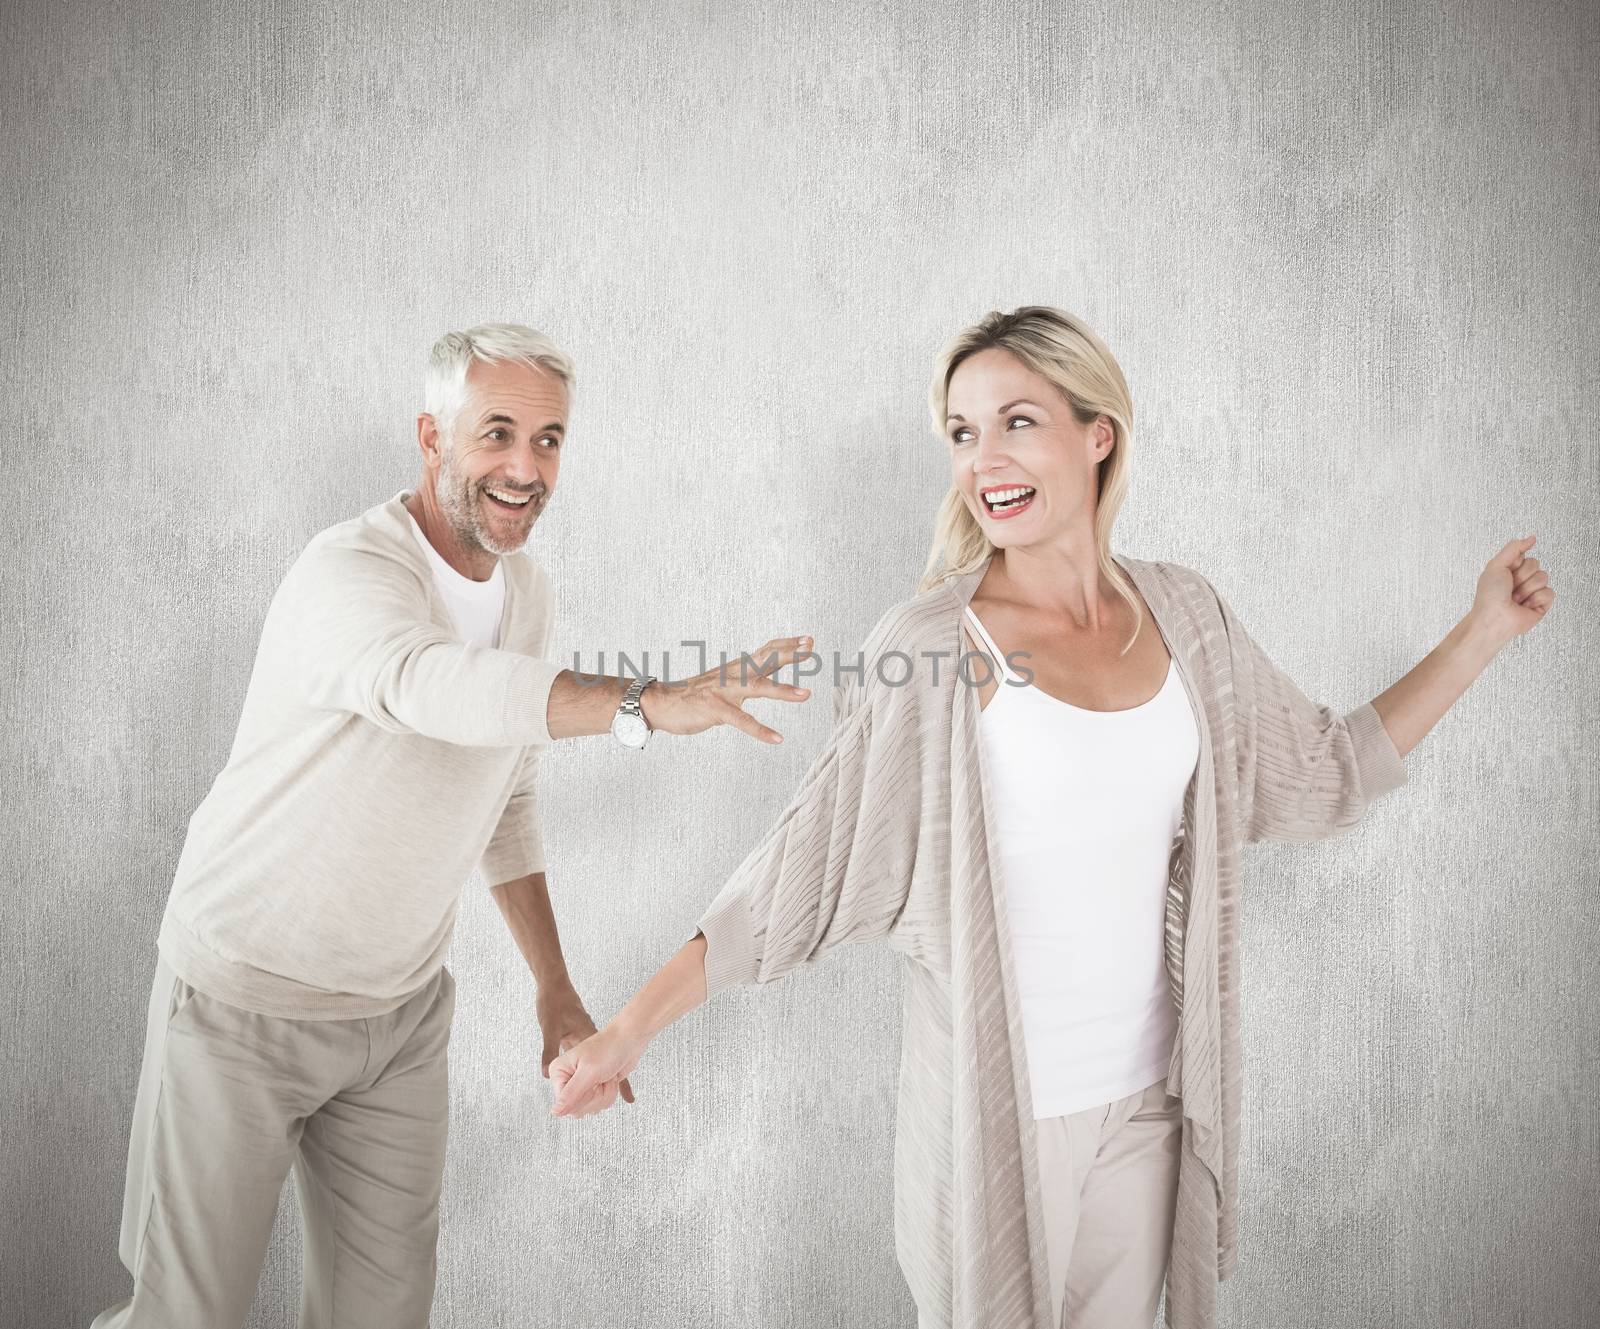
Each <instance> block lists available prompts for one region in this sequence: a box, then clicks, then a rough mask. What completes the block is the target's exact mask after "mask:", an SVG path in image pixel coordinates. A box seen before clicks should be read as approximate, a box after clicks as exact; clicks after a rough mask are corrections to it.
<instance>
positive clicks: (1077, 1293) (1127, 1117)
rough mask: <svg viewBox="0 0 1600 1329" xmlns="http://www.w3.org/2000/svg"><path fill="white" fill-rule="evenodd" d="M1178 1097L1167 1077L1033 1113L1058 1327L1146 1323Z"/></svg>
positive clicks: (1166, 1202) (1170, 1202) (1158, 1267)
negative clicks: (1094, 1103) (1085, 1103)
mask: <svg viewBox="0 0 1600 1329" xmlns="http://www.w3.org/2000/svg"><path fill="white" fill-rule="evenodd" d="M1182 1107H1183V1104H1182V1102H1181V1100H1179V1099H1177V1098H1170V1097H1168V1095H1167V1081H1166V1079H1165V1077H1163V1078H1162V1079H1160V1080H1157V1081H1156V1083H1154V1084H1153V1085H1150V1086H1149V1087H1148V1088H1146V1089H1140V1090H1137V1091H1136V1092H1134V1093H1131V1094H1129V1095H1127V1096H1126V1097H1125V1098H1119V1099H1117V1100H1116V1101H1115V1102H1112V1103H1104V1104H1101V1105H1100V1106H1099V1107H1092V1108H1085V1109H1083V1110H1082V1111H1081V1112H1072V1113H1069V1114H1068V1115H1066V1116H1064V1117H1047V1118H1045V1119H1044V1120H1043V1121H1040V1122H1038V1123H1036V1126H1037V1131H1038V1141H1039V1184H1040V1190H1041V1198H1042V1199H1043V1201H1044V1232H1045V1245H1046V1247H1047V1248H1048V1250H1049V1256H1050V1296H1051V1306H1052V1307H1053V1309H1054V1313H1055V1323H1056V1324H1057V1325H1058V1326H1060V1329H1151V1326H1152V1325H1153V1324H1154V1323H1155V1318H1156V1307H1157V1306H1158V1305H1159V1304H1160V1302H1161V1285H1162V1282H1163V1281H1164V1280H1165V1278H1166V1272H1167V1256H1168V1255H1169V1253H1170V1252H1171V1249H1172V1220H1173V1217H1174V1215H1175V1214H1176V1212H1177V1205H1178V1151H1179V1146H1180V1144H1181V1141H1182V1127H1183V1113H1182Z"/></svg>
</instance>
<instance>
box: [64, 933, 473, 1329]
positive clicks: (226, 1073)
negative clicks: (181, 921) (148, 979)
mask: <svg viewBox="0 0 1600 1329" xmlns="http://www.w3.org/2000/svg"><path fill="white" fill-rule="evenodd" d="M454 1008H455V980H454V979H453V978H452V977H451V976H450V973H449V972H448V971H447V970H445V969H440V971H439V973H438V974H436V975H435V976H434V978H433V979H432V980H430V981H429V983H428V984H427V985H426V986H425V987H424V988H422V990H421V991H419V992H417V993H416V994H415V995H413V996H412V997H410V998H409V999H408V1000H407V1001H406V1002H405V1004H404V1005H402V1006H400V1007H399V1008H398V1009H396V1010H393V1011H389V1012H388V1013H386V1014H384V1015H379V1016H374V1017H372V1018H371V1019H356V1020H287V1019H280V1018H278V1017H276V1016H271V1015H257V1014H254V1013H253V1012H251V1011H245V1010H241V1009H239V1008H238V1007H236V1006H230V1005H228V1004H227V1003H225V1002H222V1001H219V1000H217V999H216V998H214V997H209V996H207V995H206V994H205V993H203V992H199V991H197V990H196V989H194V988H192V987H190V986H189V985H188V984H187V983H185V982H184V981H183V980H182V979H180V978H178V977H177V975H176V974H174V973H173V972H172V970H171V969H170V968H169V967H168V966H167V964H166V962H165V961H158V962H157V965H156V976H155V983H154V985H153V986H152V988H151V992H150V1010H149V1016H148V1021H147V1024H146V1031H145V1046H144V1062H143V1065H142V1067H141V1069H140V1072H139V1089H138V1093H137V1096H136V1098H135V1100H134V1110H133V1129H132V1133H131V1137H130V1140H129V1145H128V1174H127V1187H126V1191H125V1193H124V1198H123V1206H122V1235H121V1240H120V1242H119V1244H118V1253H119V1254H120V1255H121V1257H122V1262H123V1264H125V1265H126V1266H127V1267H128V1270H129V1272H130V1273H132V1275H133V1284H134V1286H133V1296H132V1297H131V1298H129V1299H128V1300H126V1301H124V1302H121V1303H119V1304H118V1305H116V1306H114V1307H112V1308H111V1309H109V1310H107V1311H105V1312H104V1313H103V1314H101V1315H100V1316H99V1317H97V1318H96V1319H95V1321H94V1325H93V1326H92V1329H157V1326H159V1327H160V1329H234V1327H235V1326H242V1325H243V1324H244V1323H245V1320H246V1317H247V1316H248V1314H249V1311H250V1304H251V1301H252V1300H253V1299H254V1296H255V1290H256V1281H257V1279H258V1277H259V1276H260V1272H261V1263H262V1260H263V1259H264V1258H265V1256H266V1249H267V1242H268V1239H269V1238H270V1237H271V1234H272V1223H273V1218H274V1215H275V1214H276V1212H277V1208H278V1197H279V1195H280V1193H281V1192H282V1189H283V1182H284V1178H285V1177H286V1176H287V1175H288V1172H289V1169H290V1168H291V1167H293V1169H294V1174H295V1182H296V1189H297V1191H298V1194H299V1198H300V1212H301V1216H302V1219H303V1224H302V1226H303V1230H304V1234H305V1281H304V1285H303V1289H302V1294H301V1308H300V1325H301V1329H408V1327H409V1326H418V1327H419V1329H420V1327H421V1326H425V1325H426V1324H427V1323H428V1312H429V1309H430V1307H431V1305H432V1302H433V1285H434V1275H435V1268H436V1266H435V1247H436V1242H437V1237H438V1230H439V1188H440V1181H441V1178H442V1176H443V1173H444V1156H445V1131H446V1121H447V1113H448V1106H449V1095H448V1084H447V1078H446V1077H447V1059H446V1052H447V1046H448V1043H449V1038H450V1021H451V1016H452V1015H453V1013H454Z"/></svg>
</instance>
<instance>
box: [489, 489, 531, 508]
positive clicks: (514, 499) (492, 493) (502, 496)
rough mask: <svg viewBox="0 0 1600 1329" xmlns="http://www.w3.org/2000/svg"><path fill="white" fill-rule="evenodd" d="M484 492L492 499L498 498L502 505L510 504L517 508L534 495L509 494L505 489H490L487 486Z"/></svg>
mask: <svg viewBox="0 0 1600 1329" xmlns="http://www.w3.org/2000/svg"><path fill="white" fill-rule="evenodd" d="M483 492H484V493H486V494H488V495H489V497H490V498H498V499H499V500H500V501H501V502H502V503H509V504H511V505H512V507H517V508H520V507H521V506H522V505H523V504H524V503H526V502H527V501H528V500H529V499H530V498H532V497H533V495H532V494H509V493H507V492H506V491H505V490H504V489H490V488H489V487H488V486H487V485H485V486H484V490H483Z"/></svg>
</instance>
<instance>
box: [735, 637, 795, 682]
mask: <svg viewBox="0 0 1600 1329" xmlns="http://www.w3.org/2000/svg"><path fill="white" fill-rule="evenodd" d="M746 654H748V656H749V657H750V659H749V662H748V663H746V664H745V666H744V667H745V669H746V670H747V671H751V672H753V673H754V674H757V675H761V676H765V675H767V674H775V673H777V671H778V670H780V669H782V668H783V667H784V666H785V665H791V664H793V663H794V662H795V661H796V660H798V659H800V657H801V656H803V655H809V654H811V638H810V637H809V636H805V637H774V638H773V639H772V640H771V641H769V642H768V643H767V644H766V645H765V646H758V647H756V649H755V650H753V651H749V652H746ZM744 677H745V676H744V675H741V678H740V681H741V682H742V681H744Z"/></svg>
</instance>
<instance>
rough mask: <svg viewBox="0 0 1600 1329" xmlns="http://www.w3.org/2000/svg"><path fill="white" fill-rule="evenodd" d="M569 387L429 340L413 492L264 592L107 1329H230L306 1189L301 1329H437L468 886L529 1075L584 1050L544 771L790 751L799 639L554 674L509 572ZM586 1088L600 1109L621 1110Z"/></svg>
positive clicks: (195, 833) (135, 1167) (168, 985)
mask: <svg viewBox="0 0 1600 1329" xmlns="http://www.w3.org/2000/svg"><path fill="white" fill-rule="evenodd" d="M573 381H574V374H573V368H572V364H571V362H570V360H569V359H568V358H567V357H566V356H565V355H564V354H563V353H562V352H561V351H560V350H558V349H557V348H556V347H555V345H554V344H553V343H552V342H551V341H550V340H549V339H548V338H546V337H544V336H542V335H541V334H539V333H537V332H534V331H532V330H531V329H528V328H523V327H518V326H514V325H507V324H491V325H485V326H482V327H477V328H473V329H471V330H470V331H467V332H463V333H451V334H449V335H447V336H445V337H443V338H442V339H441V340H440V341H439V342H438V344H437V345H436V346H435V347H434V348H433V354H432V358H431V362H430V365H429V369H428V376H427V381H426V390H425V396H424V405H425V408H426V409H425V410H424V412H423V413H422V414H421V415H420V416H419V417H418V421H417V435H418V441H419V443H420V445H421V450H422V461H423V468H422V476H421V480H420V481H419V483H418V485H417V487H416V490H415V491H414V492H410V493H401V494H399V495H397V496H396V497H395V498H393V499H391V500H389V501H388V502H386V503H381V504H379V505H377V506H376V507H373V508H371V509H369V510H368V511H366V512H365V513H363V514H362V515H361V516H359V517H356V518H354V519H353V520H350V521H346V522H343V523H341V524H340V525H337V526H334V527H331V528H329V529H328V530H325V531H323V532H321V533H320V534H318V535H317V536H315V537H314V538H313V539H312V540H311V541H310V543H309V544H308V545H307V546H306V548H305V550H304V551H303V552H302V553H301V555H300V557H299V558H298V559H297V560H296V562H295V563H294V565H293V567H291V569H290V570H289V572H288V574H287V576H286V577H285V578H284V580H283V582H282V584H281V585H280V586H279V588H278V590H277V593H276V594H275V595H274V597H273V600H272V604H271V607H270V608H269V609H268V611H267V616H266V621H265V624H264V625H263V628H262V633H261V642H260V646H259V649H258V651H257V654H256V661H255V667H254V670H253V672H252V674H251V678H250V683H249V687H248V689H247V691H246V694H245V702H244V708H243V712H242V714H241V716H240V719H239V728H238V732H237V735H236V736H235V739H234V744H233V748H232V751H231V752H230V754H229V757H228V762H227V765H226V767H225V768H224V769H223V771H222V773H221V774H220V775H219V776H218V777H217V779H216V782H215V783H214V784H213V786H212V788H211V790H210V792H209V793H208V794H207V795H206V798H205V799H204V801H203V802H202V803H201V804H200V807H199V808H198V809H197V810H196V812H195V814H194V816H193V818H192V819H191V820H190V823H189V831H188V836H187V838H186V840H185V842H184V847H183V852H182V855H181V857H180V859H179V863H178V868H177V872H176V875H175V878H174V881H173V885H172V890H171V893H170V896H169V898H168V901H167V908H166V913H165V916H164V918H163V920H162V924H161V932H160V937H159V941H158V949H159V953H160V958H159V961H158V964H157V967H156V977H155V983H154V986H153V988H152V990H151V994H150V1008H149V1017H148V1028H147V1032H146V1037H145V1048H144V1062H143V1067H142V1070H141V1072H140V1078H139V1089H138V1095H137V1099H136V1102H135V1107H134V1119H133V1129H132V1138H131V1141H130V1145H129V1150H128V1175H127V1189H126V1195H125V1198H124V1203H123V1213H122V1232H121V1241H120V1244H119V1252H120V1254H121V1257H122V1261H123V1263H124V1264H125V1265H127V1267H128V1269H129V1270H130V1272H131V1273H132V1274H133V1279H134V1290H133V1296H132V1297H131V1298H130V1299H128V1300H127V1301H125V1302H122V1303H120V1304H119V1305H118V1306H116V1307H113V1308H112V1309H110V1310H108V1311H106V1312H105V1313H104V1314H102V1315H101V1316H99V1317H98V1318H97V1319H96V1320H95V1321H94V1326H95V1329H112V1327H113V1326H115V1327H117V1329H122V1327H124V1326H152V1327H153V1326H158V1325H159V1326H161V1329H189V1327H190V1326H192V1327H193V1329H229V1327H230V1326H235V1325H243V1324H244V1322H245V1318H246V1316H247V1314H248V1311H249V1307H250V1303H251V1300H252V1298H253V1295H254V1292H255V1286H256V1281H257V1277H258V1275H259V1272H260V1267H261V1262H262V1259H263V1257H264V1254H265V1250H266V1244H267V1241H268V1238H269V1236H270V1234H271V1230H272V1223H273V1217H274V1214H275V1211H276V1208H277V1202H278V1196H279V1193H280V1191H281V1189H282V1185H283V1179H284V1177H285V1175H286V1174H287V1172H288V1171H289V1169H290V1167H291V1166H292V1167H293V1169H294V1172H295V1179H296V1183H297V1189H298V1193H299V1198H300V1207H301V1212H302V1216H303V1219H304V1231H305V1243H306V1244H305V1285H304V1291H303V1296H302V1309H301V1319H300V1323H301V1326H302V1329H331V1327H332V1326H335V1325H337V1326H339V1329H353V1327H355V1326H372V1327H373V1329H404V1326H408V1325H418V1326H420V1325H425V1324H426V1323H427V1320H428V1312H429V1307H430V1304H431V1302H432V1298H433V1287H434V1274H435V1245H436V1238H437V1233H438V1203H439V1190H440V1178H441V1174H442V1171H443V1166H444V1157H445V1128H446V1112H447V1101H448V1100H447V1091H446V1045H447V1042H448V1039H449V1031H450V1020H451V1013H452V1010H453V997H454V986H455V985H454V981H453V979H452V978H451V976H450V974H449V972H448V970H446V969H445V968H444V964H443V961H444V956H445V952H446V949H447V948H448V945H449V941H450V934H451V929H452V926H453V924H454V920H455V913H456V906H457V903H458V900H459V896H460V890H461V884H462V882H463V880H464V879H465V878H466V877H467V875H468V874H469V873H470V872H471V870H472V869H473V867H474V866H475V865H481V867H482V869H483V873H484V876H485V879H486V880H487V881H489V882H490V883H491V884H492V887H493V892H494V896H495V899H496V901H497V903H498V904H499V907H500V910H501V912H502V913H503V915H504V916H505V919H506V922H507V925H508V926H509V928H510V930H511V933H512V935H513V936H514V937H515V939H516V943H517V945H518V947H519V948H520V949H521V951H522V953H523V955H524V956H525V957H526V958H527V962H528V965H529V967H530V969H531V970H532V972H533V977H534V981H535V983H536V985H537V989H538V1005H537V1014H538V1020H539V1026H540V1030H541V1032H542V1034H543V1039H544V1050H543V1064H544V1067H545V1073H546V1075H548V1073H549V1071H548V1068H549V1064H550V1062H551V1061H552V1059H553V1058H554V1057H555V1056H556V1055H557V1054H558V1053H559V1052H561V1051H562V1050H563V1049H564V1048H566V1047H568V1046H571V1045H573V1044H575V1043H577V1042H579V1041H581V1040H582V1039H584V1038H586V1037H588V1036H589V1035H590V1034H592V1033H593V1032H594V1023H593V1022H592V1021H591V1020H590V1018H589V1015H588V1013H587V1012H586V1011H585V1009H584V1006H583V1003H582V1002H581V1001H580V1000H579V998H578V994H577V993H576V992H575V991H574V990H573V986H572V983H571V981H570V980H569V978H568V976H567V972H566V967H565V964H564V962H563V959H562V954H561V944H560V940H559V938H558V936H557V932H556V925H555V919H554V917H553V915H552V912H551V906H550V897H549V892H548V890H547V887H546V882H545V872H544V868H545V861H544V852H543V845H542V841H541V837H540V827H539V818H538V811H537V804H536V800H535V793H534V788H535V785H534V773H535V767H536V762H537V759H538V754H539V751H540V749H541V748H542V747H543V746H545V745H546V744H547V743H549V742H550V741H551V740H553V739H559V738H573V737H576V736H578V735H583V734H600V733H604V732H605V731H606V730H608V729H609V730H611V731H612V732H613V733H615V734H616V735H617V737H618V738H619V739H620V740H621V741H622V742H624V743H626V744H627V745H629V746H632V747H641V746H643V744H644V742H645V740H646V739H647V738H648V735H649V732H650V731H651V730H664V731H666V732H667V733H673V734H694V733H699V732H701V731H703V730H706V729H709V728H711V727H712V726H714V725H718V724H731V725H734V726H736V727H738V728H740V729H743V730H744V731H745V732H746V733H749V734H751V735H752V736H754V737H756V738H760V739H762V740H764V741H767V742H779V741H781V739H780V738H779V735H778V734H777V733H775V732H774V731H773V730H771V729H769V728H768V727H767V726H765V725H763V724H761V723H760V722H759V721H757V720H756V719H755V718H754V717H753V716H751V715H750V714H748V713H747V712H746V711H744V710H743V709H742V703H743V702H744V701H745V700H747V699H749V698H752V697H760V698H774V699H779V700H785V701H798V700H801V699H802V698H804V697H805V696H806V695H807V694H808V690H807V689H804V688H795V687H789V686H786V685H781V684H779V683H777V682H775V681H773V680H772V679H771V678H769V677H767V675H768V674H770V673H772V672H774V671H775V670H777V669H779V668H781V667H782V666H783V665H784V664H787V663H790V662H792V661H794V660H795V659H797V658H798V657H799V656H800V655H801V654H803V653H804V652H805V651H807V650H808V649H809V647H810V639H809V638H804V637H802V638H784V639H781V640H775V641H772V642H769V643H767V645H766V646H765V647H763V648H761V650H760V651H759V652H757V656H758V659H760V661H761V665H760V666H759V668H758V669H757V670H748V671H731V670H727V671H720V672H719V671H717V670H712V671H709V672H708V673H706V674H702V675H700V676H699V677H697V678H693V679H689V680H687V681H685V682H682V683H674V684H671V685H666V684H661V685H652V681H651V680H648V679H637V680H629V679H626V678H604V679H596V678H594V677H592V676H585V677H583V678H579V677H578V676H577V675H575V674H574V673H573V672H572V671H570V670H563V669H561V668H560V667H559V666H558V665H556V664H555V663H554V662H553V661H550V660H546V659H544V658H542V657H543V655H544V652H545V649H546V642H547V640H548V633H549V626H550V614H551V591H550V582H549V579H548V577H547V576H546V575H545V573H544V570H543V569H542V568H541V567H540V566H539V565H538V564H537V563H535V562H534V561H533V560H532V559H530V558H528V557H527V556H526V555H525V554H523V553H522V552H521V550H522V547H523V545H524V544H525V543H526V541H527V539H528V536H529V534H530V533H531V531H532V529H533V525H534V523H535V522H536V521H537V520H538V518H539V515H540V513H542V512H543V511H544V509H545V506H546V505H547V504H548V502H549V501H550V496H551V494H552V493H553V492H554V490H555V485H556V474H557V471H558V470H559V468H560V462H561V451H562V448H563V447H564V446H565V443H566V436H567V412H568V406H569V394H570V392H571V390H572V387H573ZM735 672H739V677H738V678H734V677H733V675H734V673H735ZM620 1089H621V1093H622V1096H623V1097H624V1099H626V1100H627V1101H630V1102H631V1101H632V1092H631V1089H629V1087H628V1086H627V1083H626V1082H625V1081H624V1082H623V1083H622V1085H621V1086H620ZM602 1092H603V1093H604V1095H605V1097H604V1099H603V1104H602V1100H601V1099H600V1098H598V1097H597V1098H596V1100H595V1103H596V1106H600V1105H609V1103H610V1102H612V1101H614V1098H615V1095H616V1093H617V1092H618V1087H617V1086H613V1087H611V1088H610V1089H607V1090H604V1091H602Z"/></svg>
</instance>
